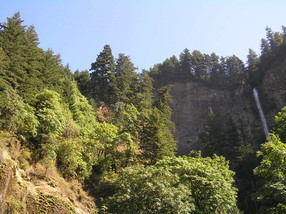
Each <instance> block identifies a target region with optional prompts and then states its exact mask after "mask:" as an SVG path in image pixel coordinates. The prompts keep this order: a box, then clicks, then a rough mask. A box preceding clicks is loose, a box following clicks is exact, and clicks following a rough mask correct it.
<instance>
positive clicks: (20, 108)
mask: <svg viewBox="0 0 286 214" xmlns="http://www.w3.org/2000/svg"><path fill="white" fill-rule="evenodd" d="M38 125H39V122H38V120H37V118H36V116H35V115H34V110H33V108H32V107H31V106H29V105H28V104H26V103H24V101H23V99H22V98H21V96H19V95H18V94H17V92H16V91H15V90H14V89H12V88H7V89H6V90H4V91H0V126H1V129H2V130H7V131H12V132H15V133H17V134H20V135H23V136H25V137H29V136H36V135H37V127H38Z"/></svg>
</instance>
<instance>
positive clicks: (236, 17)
mask: <svg viewBox="0 0 286 214" xmlns="http://www.w3.org/2000/svg"><path fill="white" fill-rule="evenodd" d="M285 8H286V1H285V0H280V1H279V0H267V1H266V0H248V1H247V0H240V1H238V0H7V1H6V0H2V2H1V7H0V22H5V21H6V18H7V17H11V16H12V15H13V14H14V13H15V12H17V11H19V12H20V13H21V18H22V19H23V20H24V21H25V22H24V23H25V24H26V25H32V24H33V25H34V26H35V27H36V31H37V33H38V35H39V39H40V47H42V48H43V49H45V50H46V49H48V48H52V49H53V50H54V52H55V53H59V54H60V55H61V58H62V60H63V64H64V65H65V64H67V63H68V64H69V65H70V68H71V69H72V71H74V70H76V69H79V70H84V69H89V68H90V64H91V63H92V62H94V61H95V59H96V57H97V55H98V54H99V53H100V52H101V51H102V49H103V46H104V45H105V44H109V45H110V46H111V48H112V51H113V54H114V56H115V57H117V56H118V54H119V53H124V54H126V55H128V56H130V57H131V60H132V62H133V63H134V64H135V65H136V66H137V67H139V68H140V69H143V68H145V69H149V68H150V67H152V66H153V65H154V64H156V63H161V62H163V61H164V60H165V59H166V58H169V57H171V56H172V55H176V56H177V57H178V56H179V54H180V53H181V52H182V51H183V50H184V49H185V48H188V49H189V50H191V51H192V50H195V49H196V50H200V51H201V52H203V53H208V54H210V53H211V52H215V53H216V54H218V55H220V56H230V55H237V56H238V57H240V58H241V59H242V60H245V59H246V55H247V54H248V49H249V48H251V49H253V50H255V51H256V52H257V53H260V40H261V38H263V37H265V28H266V26H269V27H270V28H272V29H273V31H281V26H282V25H286V12H285Z"/></svg>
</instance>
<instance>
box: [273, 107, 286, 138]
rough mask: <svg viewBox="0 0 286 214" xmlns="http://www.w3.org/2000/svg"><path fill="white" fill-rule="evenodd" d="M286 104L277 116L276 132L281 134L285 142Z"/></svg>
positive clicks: (280, 136)
mask: <svg viewBox="0 0 286 214" xmlns="http://www.w3.org/2000/svg"><path fill="white" fill-rule="evenodd" d="M285 130H286V106H285V107H283V108H282V109H281V112H278V115H277V116H275V126H274V132H275V134H277V135H278V136H279V138H280V139H281V141H282V142H283V143H285V142H286V133H285Z"/></svg>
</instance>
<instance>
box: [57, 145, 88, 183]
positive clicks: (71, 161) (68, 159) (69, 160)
mask: <svg viewBox="0 0 286 214" xmlns="http://www.w3.org/2000/svg"><path fill="white" fill-rule="evenodd" d="M56 153H57V165H58V166H59V170H60V172H61V173H62V174H63V175H64V176H65V177H72V178H77V179H80V180H83V179H84V178H86V177H88V176H89V175H90V173H91V170H89V169H88V166H87V163H86V162H85V161H84V160H83V154H82V153H83V147H82V146H81V145H80V144H78V143H77V142H75V141H72V140H63V142H61V143H59V146H58V149H57V151H56Z"/></svg>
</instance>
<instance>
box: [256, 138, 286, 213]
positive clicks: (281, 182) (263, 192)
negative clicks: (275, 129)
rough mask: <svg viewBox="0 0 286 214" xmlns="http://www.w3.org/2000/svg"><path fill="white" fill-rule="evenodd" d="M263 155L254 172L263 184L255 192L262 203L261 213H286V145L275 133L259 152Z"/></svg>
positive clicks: (258, 153) (258, 200)
mask: <svg viewBox="0 0 286 214" xmlns="http://www.w3.org/2000/svg"><path fill="white" fill-rule="evenodd" d="M257 155H258V156H261V157H262V161H261V163H260V165H259V166H258V167H257V168H255V169H254V174H255V175H257V176H259V177H261V178H262V180H261V186H260V188H259V189H258V190H257V192H256V193H255V194H254V198H255V199H256V201H257V202H259V204H260V209H259V213H285V211H286V190H285V185H286V164H285V163H286V162H285V160H286V145H285V144H284V143H282V142H281V141H280V139H279V137H277V136H276V135H274V134H271V135H270V137H269V142H267V143H265V144H263V145H262V146H261V149H260V150H259V151H258V152H257Z"/></svg>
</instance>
